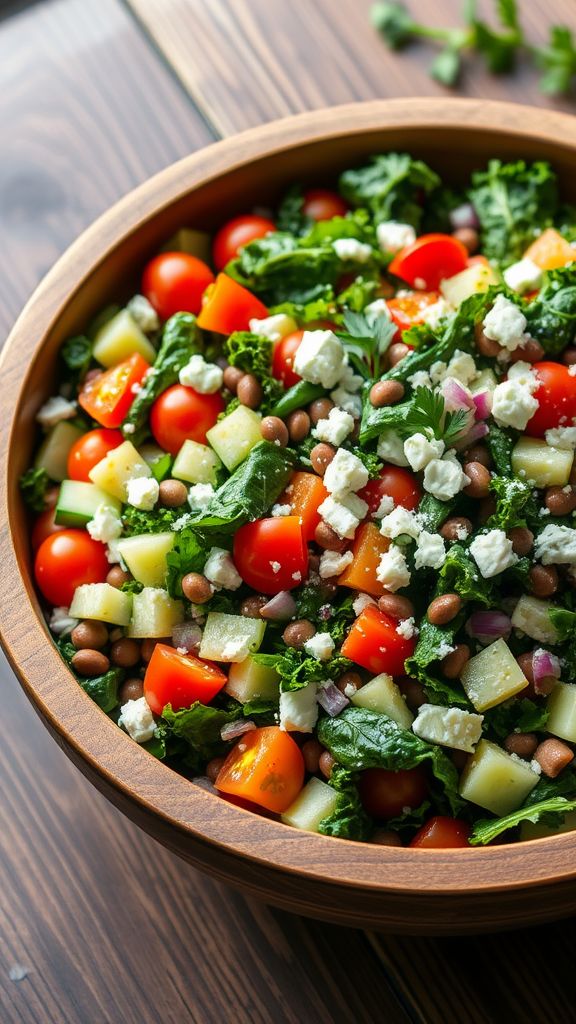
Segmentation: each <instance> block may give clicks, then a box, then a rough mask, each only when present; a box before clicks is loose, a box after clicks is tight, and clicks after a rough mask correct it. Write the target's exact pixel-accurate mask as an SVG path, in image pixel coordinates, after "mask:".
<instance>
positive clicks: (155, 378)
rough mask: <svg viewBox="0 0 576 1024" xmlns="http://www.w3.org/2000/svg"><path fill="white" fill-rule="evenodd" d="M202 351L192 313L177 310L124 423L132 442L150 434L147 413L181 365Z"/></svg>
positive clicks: (175, 377) (175, 375) (167, 325)
mask: <svg viewBox="0 0 576 1024" xmlns="http://www.w3.org/2000/svg"><path fill="white" fill-rule="evenodd" d="M201 351H202V341H201V337H200V332H199V330H198V327H197V325H196V317H195V316H193V315H192V313H175V315H174V316H172V317H170V319H169V320H167V321H166V323H165V325H164V329H163V331H162V338H161V341H160V347H159V349H158V354H157V356H156V359H155V360H154V366H153V369H152V371H151V372H150V373H149V374H148V376H147V377H146V378H145V379H144V381H143V382H142V385H141V388H140V391H139V392H138V394H137V395H136V397H135V399H134V401H133V402H132V405H131V406H130V410H129V412H128V415H127V416H126V419H125V420H124V422H123V424H122V428H121V429H122V432H123V434H124V436H125V437H126V438H127V439H128V440H130V441H132V443H133V444H135V445H138V444H139V443H140V442H141V441H143V440H144V438H145V437H146V436H147V435H148V434H149V433H150V431H149V429H148V414H149V412H150V408H151V406H152V404H153V403H154V401H155V400H156V399H157V398H158V395H160V394H162V392H163V391H165V390H166V388H169V387H171V386H172V384H176V383H177V381H178V374H179V372H180V370H181V369H182V367H183V366H185V365H186V363H187V362H188V361H189V359H190V357H191V356H193V355H194V354H195V353H196V352H201Z"/></svg>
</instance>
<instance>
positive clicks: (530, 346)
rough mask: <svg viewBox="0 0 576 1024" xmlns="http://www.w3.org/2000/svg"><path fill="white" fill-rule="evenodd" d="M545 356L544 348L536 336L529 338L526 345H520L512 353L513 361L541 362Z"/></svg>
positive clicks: (511, 359)
mask: <svg viewBox="0 0 576 1024" xmlns="http://www.w3.org/2000/svg"><path fill="white" fill-rule="evenodd" d="M543 356H544V349H543V348H542V345H541V344H540V342H539V341H536V338H529V339H528V341H527V342H526V344H525V345H519V346H518V348H517V349H514V352H511V353H510V362H511V363H539V362H540V360H541V359H542V357H543Z"/></svg>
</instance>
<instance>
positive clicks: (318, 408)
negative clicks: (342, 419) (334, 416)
mask: <svg viewBox="0 0 576 1024" xmlns="http://www.w3.org/2000/svg"><path fill="white" fill-rule="evenodd" d="M333 408H334V402H333V401H332V400H331V399H330V398H315V399H314V401H313V402H311V403H310V405H309V406H308V415H309V416H310V419H311V420H312V423H313V424H314V426H316V424H317V423H319V422H320V420H326V419H328V416H329V414H330V410H331V409H333Z"/></svg>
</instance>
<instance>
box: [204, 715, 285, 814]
mask: <svg viewBox="0 0 576 1024" xmlns="http://www.w3.org/2000/svg"><path fill="white" fill-rule="evenodd" d="M303 784H304V758H303V756H302V753H301V751H300V747H299V746H298V744H297V743H296V742H295V741H294V740H293V739H292V737H291V736H290V735H289V734H288V733H287V732H284V731H283V730H282V729H279V728H278V726H276V725H269V726H265V727H264V728H262V729H252V731H251V732H246V733H244V735H243V736H241V737H240V739H239V741H238V743H237V744H236V746H235V747H232V750H231V751H230V753H229V754H228V757H227V758H226V760H225V761H224V764H223V765H222V768H221V769H220V771H219V773H218V777H217V779H216V782H215V783H214V785H215V787H216V789H218V790H220V792H221V793H228V794H229V795H231V796H236V797H240V798H241V799H242V800H249V801H250V802H251V803H253V804H259V805H260V807H266V808H267V809H268V810H269V811H275V812H276V813H277V814H281V813H282V811H285V810H286V809H287V808H288V807H289V806H290V804H291V803H292V801H293V800H295V799H296V797H297V796H298V793H299V792H300V790H301V789H302V786H303Z"/></svg>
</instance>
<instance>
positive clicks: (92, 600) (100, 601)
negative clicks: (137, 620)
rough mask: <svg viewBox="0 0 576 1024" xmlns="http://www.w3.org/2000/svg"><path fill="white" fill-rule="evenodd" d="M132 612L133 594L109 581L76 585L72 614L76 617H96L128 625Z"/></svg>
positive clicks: (102, 620)
mask: <svg viewBox="0 0 576 1024" xmlns="http://www.w3.org/2000/svg"><path fill="white" fill-rule="evenodd" d="M131 614H132V595H131V594H125V593H124V592H123V591H122V590H118V588H117V587H111V586H110V584H109V583H83V584H82V586H80V587H76V590H75V591H74V597H73V598H72V604H71V605H70V615H71V616H72V618H74V619H96V620H97V621H98V622H112V623H114V625H115V626H127V625H128V623H129V622H130V616H131Z"/></svg>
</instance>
